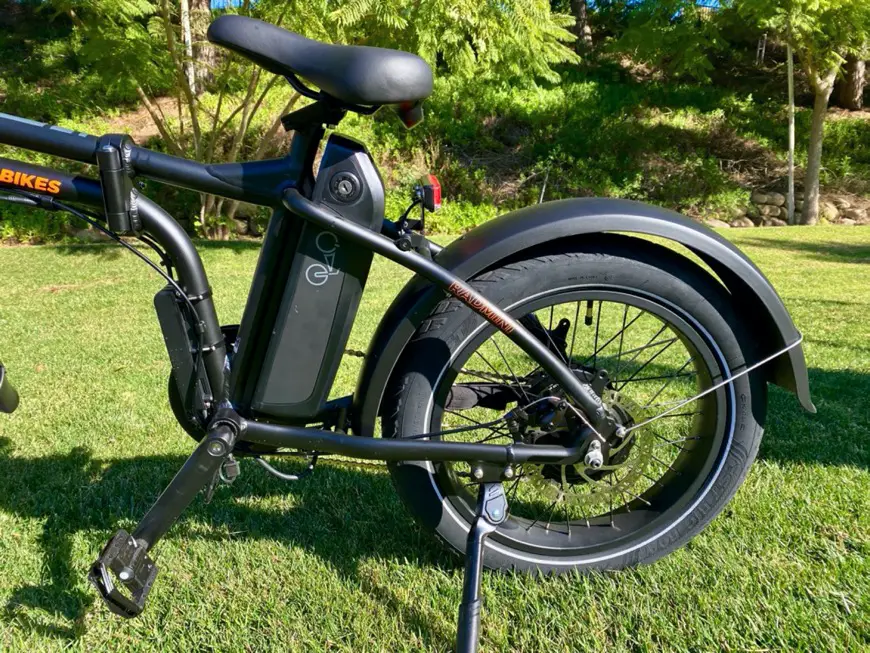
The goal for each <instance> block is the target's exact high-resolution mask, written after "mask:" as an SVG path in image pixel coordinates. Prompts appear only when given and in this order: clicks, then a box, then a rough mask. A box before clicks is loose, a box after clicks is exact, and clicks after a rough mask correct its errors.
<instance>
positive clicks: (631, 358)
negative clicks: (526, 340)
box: [383, 237, 766, 573]
mask: <svg viewBox="0 0 870 653" xmlns="http://www.w3.org/2000/svg"><path fill="white" fill-rule="evenodd" d="M629 242H631V241H629ZM634 242H638V241H634ZM472 285H473V286H474V287H475V288H476V289H477V290H478V291H480V292H481V293H483V294H484V295H485V296H487V297H488V298H489V299H491V300H492V301H494V302H495V303H497V304H498V305H499V306H501V307H502V308H504V309H505V310H507V311H508V312H509V313H510V314H511V315H513V316H514V317H515V318H517V319H519V320H520V321H521V322H522V323H523V324H524V325H525V326H526V327H527V328H529V329H530V330H531V331H532V333H533V334H535V336H536V337H537V338H538V339H540V340H541V341H542V342H544V343H545V344H546V345H547V346H549V347H550V349H551V350H552V351H553V352H554V353H556V354H557V355H558V356H560V357H561V358H562V359H563V360H564V361H566V363H567V364H568V365H569V367H570V368H571V369H572V370H574V372H575V374H577V376H578V377H579V378H581V379H582V380H583V381H585V382H587V383H590V384H591V385H592V386H593V387H594V388H596V389H597V391H598V392H599V394H600V396H601V397H602V399H603V400H604V402H605V403H606V404H607V405H608V406H609V407H610V408H611V409H612V411H613V413H614V414H615V415H616V416H617V419H618V421H619V422H620V423H621V425H622V426H623V427H624V428H623V429H620V430H619V431H620V432H622V436H621V437H618V436H616V435H614V436H611V437H610V438H608V440H607V442H606V443H604V445H603V447H602V448H603V455H604V461H603V465H601V466H600V467H590V466H587V465H586V463H584V462H580V463H577V464H574V465H569V466H558V465H540V464H524V465H521V466H518V467H517V469H516V476H515V478H514V480H512V481H511V482H506V483H505V490H506V492H507V496H508V501H509V503H510V509H511V515H510V518H509V519H508V520H507V521H506V522H505V523H504V524H502V526H501V527H499V529H498V531H497V532H495V533H493V534H492V535H491V536H490V538H489V540H488V545H487V555H486V563H487V565H488V566H490V567H494V568H501V569H517V570H526V571H539V572H544V573H555V572H563V571H568V570H570V569H589V568H599V569H617V568H621V567H625V566H628V565H633V564H637V563H640V562H649V561H652V560H654V559H656V558H658V557H661V556H663V555H665V554H667V553H669V552H670V551H672V550H674V549H675V548H677V547H679V546H681V545H682V544H684V543H685V542H687V541H688V540H689V539H690V538H691V537H693V536H694V535H696V534H697V533H698V532H699V531H700V530H701V529H702V528H703V527H704V526H705V525H706V524H707V523H708V522H709V521H710V520H711V519H712V518H713V517H714V516H715V515H716V514H717V513H718V512H719V511H720V510H722V508H723V507H724V505H725V504H726V503H727V502H728V500H729V499H730V498H731V497H732V496H733V494H734V492H735V491H736V490H737V488H738V486H739V485H740V483H741V482H742V480H743V478H744V477H745V475H746V473H747V471H748V469H749V466H750V465H751V463H752V460H753V459H754V457H755V453H756V451H757V449H758V445H759V442H760V440H761V435H762V430H763V429H762V425H763V420H764V410H765V405H766V384H765V383H764V382H763V380H762V379H761V378H759V377H757V376H754V375H750V376H743V377H740V378H739V379H737V380H736V381H734V382H733V383H732V384H727V385H725V386H724V387H721V388H719V389H716V390H714V391H712V392H710V393H708V394H706V395H705V396H703V397H700V398H697V399H693V397H695V396H696V395H698V394H699V393H701V392H702V391H704V390H705V389H709V388H711V387H712V386H714V385H715V384H717V383H718V382H719V381H721V380H723V379H725V378H728V377H729V376H730V375H732V374H734V373H735V372H737V371H739V370H740V369H742V368H743V367H744V365H745V360H744V358H747V359H748V358H750V356H744V347H747V345H746V344H745V343H749V342H751V341H750V340H748V339H747V338H746V337H745V336H744V334H743V333H742V329H741V321H740V319H739V316H738V315H736V314H735V311H734V307H733V303H732V302H731V301H730V297H729V295H728V293H727V291H726V290H725V289H724V288H723V287H722V286H721V285H720V284H719V283H718V282H717V281H716V280H715V279H714V278H712V277H711V276H710V275H708V274H707V273H705V272H704V271H703V270H702V269H700V268H699V267H697V266H695V265H694V264H693V263H691V262H689V261H687V260H685V259H683V258H681V257H679V256H677V255H675V254H673V253H671V252H670V251H669V250H666V249H663V248H660V247H658V246H655V245H651V244H647V243H644V242H643V241H640V242H638V244H637V245H632V246H631V247H628V246H627V245H626V241H625V239H621V238H618V237H614V238H612V239H607V240H602V242H600V243H599V244H597V245H594V246H587V248H586V250H585V251H582V252H571V253H559V254H552V255H545V256H539V257H536V258H529V259H527V260H519V261H515V262H512V263H510V264H507V265H504V266H503V267H500V268H498V269H494V270H491V271H488V272H486V273H484V274H482V275H480V276H479V277H477V278H476V279H474V280H473V281H472ZM743 317H744V319H747V317H748V316H743ZM741 343H744V346H741ZM750 362H751V361H750ZM563 396H564V393H563V392H562V390H561V388H560V387H559V386H558V384H556V383H555V382H554V381H553V380H552V379H550V378H549V376H548V375H547V374H546V373H545V372H544V371H543V370H541V369H540V368H539V367H538V366H537V365H536V364H535V363H534V361H533V360H532V359H530V358H529V357H528V356H527V355H526V354H525V353H524V352H522V350H520V349H519V348H518V347H517V346H516V345H514V344H513V342H512V341H510V340H509V339H507V338H506V337H505V336H504V335H503V334H502V333H501V332H499V331H497V330H495V329H494V328H493V327H492V326H491V325H489V324H488V323H486V322H485V321H483V320H482V319H481V318H480V317H479V316H477V315H476V314H474V313H472V312H471V311H470V310H469V309H467V308H466V307H465V306H464V305H462V304H461V303H460V302H458V301H457V300H455V299H452V298H451V299H446V300H444V301H442V302H441V303H440V304H439V305H438V306H437V307H436V308H435V309H434V310H433V312H432V314H431V315H430V316H429V317H428V319H427V320H425V321H424V322H423V325H422V326H421V327H420V329H419V330H418V332H417V333H416V335H415V337H414V338H413V340H412V342H411V343H410V344H409V346H408V348H407V349H406V351H405V352H404V353H403V356H402V359H401V360H400V361H399V365H398V367H397V370H396V372H395V373H394V375H393V378H392V381H391V388H390V391H389V392H388V395H387V402H388V403H387V405H385V410H384V413H383V414H384V420H383V431H384V436H385V437H396V438H403V437H412V436H419V434H426V433H439V432H443V431H450V433H449V434H444V435H441V436H434V437H443V438H445V439H451V440H462V441H466V442H488V443H492V444H507V443H509V442H511V441H523V442H526V443H529V444H536V443H537V444H565V445H570V444H573V443H575V442H576V441H577V438H578V437H581V436H580V435H579V434H580V433H582V432H583V429H582V424H581V423H579V422H578V420H577V419H576V417H575V416H574V415H572V413H571V411H570V410H565V409H564V402H559V401H555V399H559V398H561V397H563ZM548 397H549V398H550V399H549V400H548V399H547V398H548ZM554 398H555V399H554ZM560 404H561V405H562V406H563V409H562V410H561V411H560V410H559V409H558V408H557V406H558V405H560ZM674 407H678V408H677V409H676V410H671V412H669V413H668V414H666V415H664V416H663V417H661V418H659V419H655V420H653V421H649V422H648V420H652V419H653V418H655V417H656V416H657V415H660V414H661V413H662V412H664V411H667V410H669V409H673V408H674ZM517 408H522V409H523V410H522V411H516V410H515V409H517ZM508 413H510V414H511V418H510V420H508V419H506V418H505V416H506V415H508ZM517 415H519V416H520V417H519V418H517ZM457 431H458V432H457ZM467 471H468V466H467V465H464V464H461V463H429V462H409V463H400V464H394V465H392V466H391V473H392V476H393V479H394V482H395V484H396V487H397V489H398V492H399V494H400V496H401V497H402V500H403V501H404V502H405V504H406V505H407V506H408V508H409V509H410V511H411V513H412V514H413V516H414V517H415V519H417V521H418V522H420V523H421V524H423V525H424V526H427V527H429V528H432V529H434V530H435V531H436V532H437V533H438V535H439V536H440V537H441V538H442V539H444V540H445V541H446V542H447V543H448V544H450V545H451V546H452V547H454V548H455V549H457V550H458V551H463V550H464V548H465V540H466V536H467V533H468V530H469V527H470V523H471V520H472V519H473V515H474V506H475V496H476V487H475V486H473V485H472V484H470V483H469V479H468V476H467V473H466V472H467Z"/></svg>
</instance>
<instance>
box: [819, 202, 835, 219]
mask: <svg viewBox="0 0 870 653" xmlns="http://www.w3.org/2000/svg"><path fill="white" fill-rule="evenodd" d="M839 215H840V210H839V209H838V208H837V207H836V205H835V204H833V203H832V202H822V203H821V204H819V217H820V218H824V219H825V220H827V221H828V222H833V221H834V220H836V219H837V217H838V216H839Z"/></svg>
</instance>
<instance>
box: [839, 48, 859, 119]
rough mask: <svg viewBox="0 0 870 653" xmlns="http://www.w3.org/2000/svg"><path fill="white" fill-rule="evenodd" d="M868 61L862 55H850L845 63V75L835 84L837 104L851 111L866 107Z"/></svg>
mask: <svg viewBox="0 0 870 653" xmlns="http://www.w3.org/2000/svg"><path fill="white" fill-rule="evenodd" d="M865 77H866V62H865V61H864V59H863V57H862V56H860V55H849V56H848V57H847V58H846V63H845V64H844V65H843V75H842V77H841V78H840V79H838V80H837V83H836V84H835V85H834V98H835V101H836V103H837V106H841V107H843V108H844V109H849V110H850V111H858V110H859V109H862V108H863V107H864V85H865V83H866V79H865Z"/></svg>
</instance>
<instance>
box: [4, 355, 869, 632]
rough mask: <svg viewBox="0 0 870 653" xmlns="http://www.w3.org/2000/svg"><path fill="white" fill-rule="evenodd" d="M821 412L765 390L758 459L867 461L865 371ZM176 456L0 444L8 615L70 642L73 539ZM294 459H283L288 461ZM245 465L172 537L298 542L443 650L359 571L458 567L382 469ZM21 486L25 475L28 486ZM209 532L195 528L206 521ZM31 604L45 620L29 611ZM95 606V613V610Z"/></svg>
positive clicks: (831, 380)
mask: <svg viewBox="0 0 870 653" xmlns="http://www.w3.org/2000/svg"><path fill="white" fill-rule="evenodd" d="M810 382H811V386H812V388H813V398H814V400H815V402H816V405H817V407H818V414H817V415H814V416H813V415H808V414H807V413H805V412H804V411H803V410H802V409H801V407H800V406H799V404H798V402H797V401H796V400H795V398H794V397H793V396H792V395H790V394H788V393H786V392H784V391H780V390H774V391H773V392H771V396H770V408H769V411H768V421H767V432H766V434H765V438H764V440H763V441H762V445H761V451H760V454H759V455H760V457H761V458H763V459H767V460H771V461H778V462H783V463H801V464H820V465H850V466H865V467H870V459H868V458H870V443H868V441H867V433H868V432H870V415H868V413H867V412H866V408H865V406H866V397H868V396H870V375H866V374H859V373H855V372H849V371H825V370H818V369H814V370H811V372H810ZM183 462H184V459H183V457H180V456H144V457H137V458H120V459H115V460H112V459H109V460H105V459H100V458H95V457H94V455H93V454H92V453H91V452H90V451H89V450H87V449H85V448H77V449H74V450H73V451H71V452H69V453H67V454H64V455H53V456H46V457H38V458H37V457H34V458H28V457H24V456H20V455H15V453H14V452H13V448H12V445H11V443H10V441H8V440H5V441H3V440H0V464H2V468H3V470H4V473H3V474H2V475H0V509H2V510H3V511H5V512H8V513H12V514H16V515H19V516H22V517H25V518H29V519H36V520H40V521H42V522H44V523H43V528H42V534H41V535H40V537H39V546H40V549H41V551H42V556H43V560H42V570H43V578H42V583H41V584H32V585H24V586H21V587H19V588H17V589H16V590H15V591H14V592H13V594H12V596H11V597H10V598H9V600H8V602H7V604H6V607H5V614H4V618H5V619H6V620H7V621H17V622H18V623H22V624H24V626H25V627H26V628H29V629H31V630H34V631H36V632H40V633H41V634H44V635H46V636H51V637H56V638H60V639H64V640H74V639H77V638H78V637H80V636H82V635H83V634H84V633H85V630H86V620H85V615H86V613H87V612H88V611H89V610H90V609H91V607H92V606H93V604H94V602H95V601H96V595H95V594H94V593H92V592H90V591H86V590H83V589H82V580H83V577H84V575H85V573H86V571H87V570H86V569H85V568H81V567H79V566H78V565H79V563H78V562H74V557H73V535H74V534H75V533H77V532H82V531H85V532H93V533H94V535H93V536H92V537H91V536H90V535H89V536H88V544H89V548H90V550H91V553H92V555H93V557H96V554H97V552H98V550H99V548H100V547H101V546H102V545H103V543H104V541H105V540H106V539H108V537H109V535H110V534H111V532H113V531H114V529H115V528H117V527H118V526H123V527H126V528H128V529H130V528H131V527H132V525H133V524H134V523H135V522H136V521H137V520H138V519H139V518H141V516H142V515H143V514H144V513H145V511H146V510H147V509H148V508H149V507H150V503H151V501H152V500H153V499H154V498H155V497H156V494H157V492H158V491H159V490H160V489H162V487H164V485H165V484H166V483H167V482H168V481H169V479H170V478H171V477H172V475H173V474H174V473H175V472H176V471H177V470H178V469H179V468H180V467H181V465H182V463H183ZM286 464H288V465H289V464H290V463H286ZM253 469H254V467H253V466H252V465H245V469H244V470H243V471H244V472H245V473H243V475H242V477H241V478H240V479H239V481H238V482H237V483H236V484H235V485H234V486H233V488H231V489H223V490H219V492H218V494H217V495H216V497H215V501H214V502H213V503H212V504H210V505H205V504H204V503H203V502H202V501H201V500H196V501H195V502H194V503H193V505H192V506H191V508H190V509H189V510H188V511H187V513H186V514H185V516H184V518H183V519H182V520H181V522H180V523H179V524H177V525H176V526H175V527H174V528H173V530H172V531H171V532H170V535H169V539H170V540H172V539H174V538H177V537H179V536H181V537H188V538H208V539H215V540H218V541H226V540H228V539H231V538H234V537H242V538H253V539H263V540H268V541H274V542H276V543H279V544H281V545H284V546H300V547H303V548H304V549H306V550H307V551H310V552H311V553H313V554H314V555H316V556H318V557H319V558H321V559H322V560H323V561H325V562H326V563H327V564H328V565H329V566H331V567H332V568H333V569H335V570H336V571H337V572H338V573H339V575H341V576H342V577H344V578H346V579H349V580H350V581H351V583H352V584H353V585H355V586H358V587H361V588H363V591H366V592H368V593H370V594H371V595H372V596H373V597H374V598H375V600H376V601H378V602H379V603H380V604H383V605H385V606H387V608H388V609H389V610H390V612H391V613H392V614H395V615H396V617H397V619H399V620H400V621H401V622H402V623H403V624H404V625H405V627H406V628H407V629H408V631H409V632H413V633H416V634H418V635H419V636H420V637H421V638H422V639H423V640H424V641H425V643H426V645H427V647H434V648H445V646H449V645H450V642H452V638H453V633H452V632H446V631H445V629H444V628H443V627H439V626H437V625H434V624H435V623H436V620H434V619H432V618H431V616H430V615H427V614H426V611H425V609H421V608H419V607H417V606H416V605H414V604H413V603H411V602H409V601H408V600H407V599H405V598H402V597H400V596H399V595H397V594H396V593H395V592H394V591H393V589H392V588H391V586H390V585H389V583H388V582H384V583H380V582H377V581H375V580H372V579H371V578H370V577H368V575H365V574H360V563H361V561H363V560H365V559H368V558H371V557H375V558H379V559H388V560H393V561H397V562H402V563H405V564H408V563H409V562H408V561H410V564H414V565H421V566H423V567H439V568H442V569H454V568H456V567H457V562H456V560H455V559H451V558H450V556H449V554H448V553H447V551H446V550H445V549H444V548H442V547H441V546H440V545H438V544H437V542H436V541H435V539H434V538H433V537H431V536H430V535H429V534H427V533H425V532H423V531H422V530H421V529H419V528H417V527H416V526H415V525H414V524H413V522H412V520H411V518H410V517H409V516H408V514H407V513H406V511H405V509H404V507H403V506H402V505H401V503H400V501H399V499H398V497H397V496H396V494H395V491H394V488H393V485H392V483H391V481H390V478H389V477H388V476H387V475H386V474H380V473H374V474H373V473H365V472H362V471H359V470H355V469H352V468H340V467H335V466H332V465H323V466H322V467H321V468H319V469H318V470H317V473H316V474H315V475H314V477H313V478H312V479H310V480H307V481H305V482H304V483H299V484H288V483H282V482H280V481H277V480H275V479H273V478H271V477H269V476H266V475H264V474H261V473H259V472H252V470H253ZM25 480H26V482H23V481H25ZM278 495H280V496H288V495H289V496H292V497H294V499H295V506H294V507H293V508H292V509H290V510H289V511H284V510H282V509H278V508H275V509H270V508H261V507H253V506H252V505H251V503H250V502H248V501H245V498H248V497H261V496H266V497H268V496H278ZM204 523H207V524H210V526H211V528H209V529H208V532H207V533H203V528H202V524H204ZM22 608H35V609H37V610H39V611H41V612H44V613H45V614H46V615H47V616H48V617H49V618H48V619H47V620H42V619H39V618H34V617H33V616H32V615H31V614H28V611H27V610H26V609H22ZM100 609H102V608H101V607H100Z"/></svg>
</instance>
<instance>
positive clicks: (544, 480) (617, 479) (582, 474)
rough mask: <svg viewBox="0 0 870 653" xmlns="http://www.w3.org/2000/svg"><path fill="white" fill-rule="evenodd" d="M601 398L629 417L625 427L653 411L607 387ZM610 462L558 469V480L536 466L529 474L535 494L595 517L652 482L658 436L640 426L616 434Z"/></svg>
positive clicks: (636, 494)
mask: <svg viewBox="0 0 870 653" xmlns="http://www.w3.org/2000/svg"><path fill="white" fill-rule="evenodd" d="M602 400H603V401H604V403H605V405H607V407H608V408H611V409H612V410H614V412H616V413H617V414H619V415H620V416H621V417H623V418H624V419H626V422H624V423H623V425H624V426H630V425H631V424H632V423H639V422H641V421H644V420H645V419H647V418H648V417H649V416H651V415H648V413H649V412H650V411H648V410H644V409H643V408H642V407H641V406H640V405H639V404H637V403H636V402H635V401H633V400H631V399H630V398H629V397H627V396H626V395H624V394H620V393H619V392H617V391H614V390H611V389H608V390H606V391H605V392H604V393H603V395H602ZM608 444H609V452H608V461H607V464H605V465H603V466H601V467H600V468H598V469H594V470H593V469H591V468H587V467H586V465H585V464H584V463H583V461H580V462H578V463H576V464H574V465H563V466H561V467H560V468H559V474H558V477H559V478H558V479H556V478H552V475H551V474H548V475H546V476H545V475H544V474H542V473H541V470H542V469H543V468H542V467H537V468H535V469H534V470H533V471H531V473H530V474H529V475H528V476H527V477H526V478H527V482H528V483H529V484H530V485H531V486H533V487H534V488H535V490H536V494H538V496H541V497H542V498H544V497H545V498H546V499H545V500H547V501H550V502H552V503H555V504H558V503H559V502H562V501H564V502H565V503H566V504H568V505H571V506H573V507H575V508H576V509H577V510H578V511H579V513H580V514H581V515H583V516H585V517H587V518H588V517H593V516H595V515H598V514H600V513H602V512H607V511H608V510H609V509H610V508H612V507H613V506H617V505H623V504H625V503H629V502H631V501H632V500H633V499H636V498H637V497H639V496H640V495H641V494H642V493H643V492H644V491H645V490H646V489H647V488H648V487H649V485H650V480H649V478H650V477H649V476H648V475H647V472H648V471H649V470H650V467H651V462H652V459H653V456H654V446H655V438H654V437H653V436H652V435H651V434H650V433H647V432H645V431H644V429H638V430H636V431H629V433H628V434H627V435H626V436H625V437H624V438H619V437H618V436H616V435H614V436H611V438H609V439H608Z"/></svg>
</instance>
